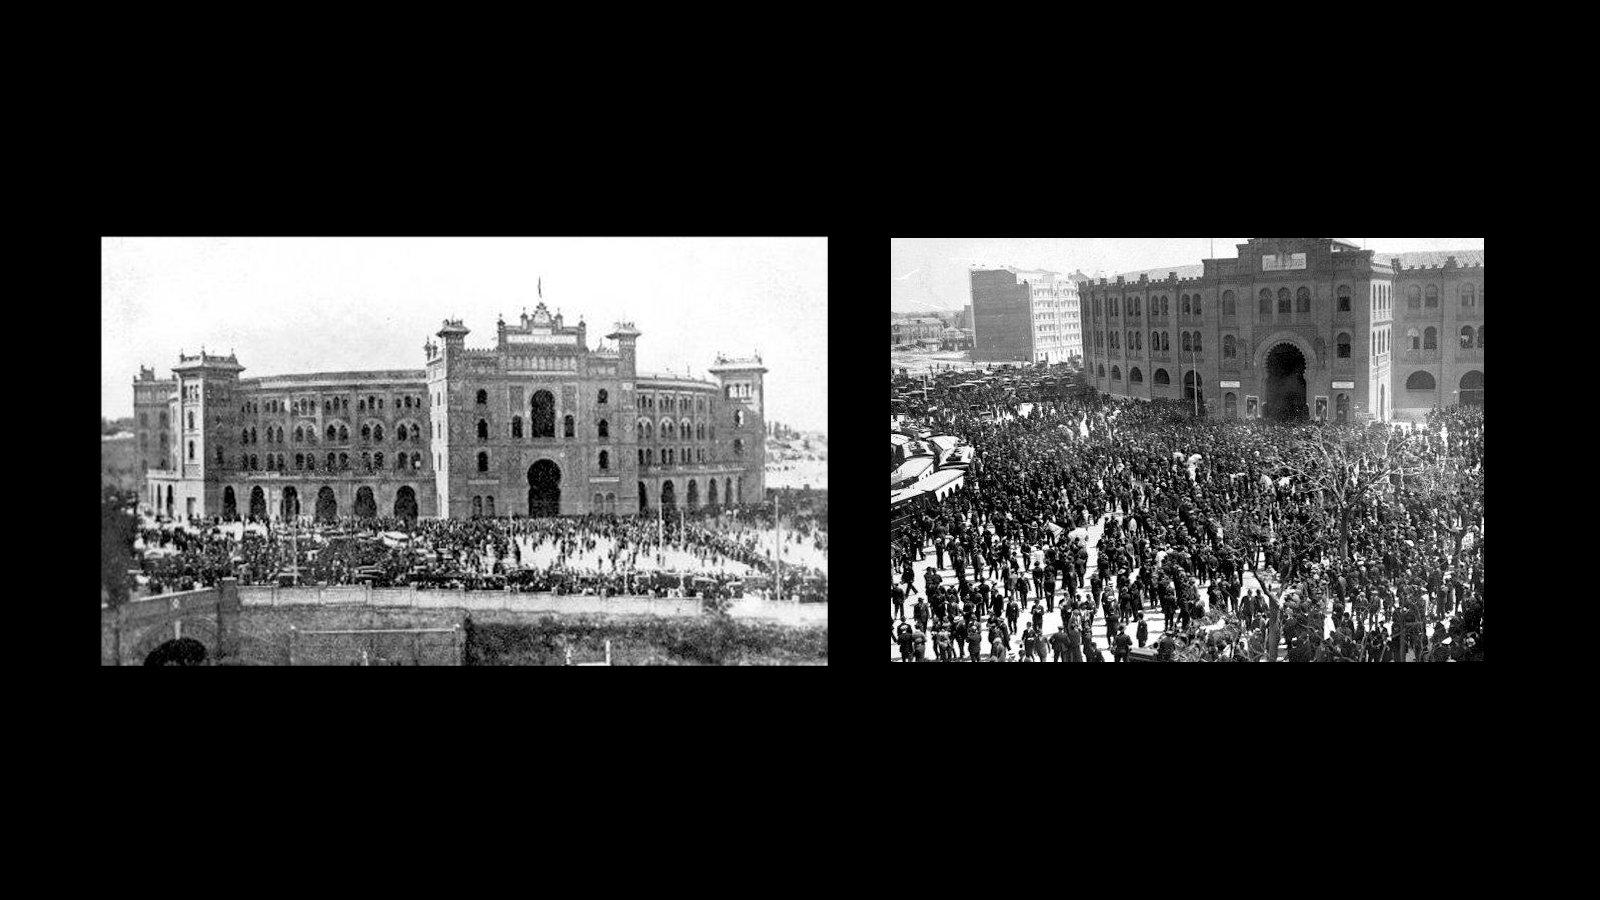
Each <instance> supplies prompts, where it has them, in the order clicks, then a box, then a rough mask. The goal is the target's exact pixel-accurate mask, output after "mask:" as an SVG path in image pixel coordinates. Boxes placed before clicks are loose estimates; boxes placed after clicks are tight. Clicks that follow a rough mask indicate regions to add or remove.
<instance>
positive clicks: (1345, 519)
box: [1275, 429, 1428, 560]
mask: <svg viewBox="0 0 1600 900" xmlns="http://www.w3.org/2000/svg"><path fill="white" fill-rule="evenodd" d="M1275 462H1276V464H1277V465H1278V466H1279V467H1281V468H1282V469H1287V470H1288V471H1289V473H1290V477H1291V488H1290V492H1291V494H1307V493H1311V494H1316V495H1317V497H1318V498H1319V499H1320V501H1321V503H1322V505H1323V507H1324V508H1325V509H1326V510H1327V511H1328V514H1329V515H1330V516H1331V517H1332V518H1333V519H1335V520H1336V521H1337V522H1338V523H1339V542H1340V555H1341V556H1343V557H1344V558H1345V559H1346V560H1348V559H1349V558H1350V544H1351V538H1350V529H1351V524H1352V523H1353V522H1354V521H1355V519H1356V516H1357V515H1358V514H1359V513H1360V512H1361V511H1362V510H1363V509H1364V508H1365V506H1366V505H1367V504H1368V502H1369V501H1370V500H1372V499H1373V498H1375V497H1376V496H1378V495H1379V494H1381V493H1383V492H1384V491H1387V490H1389V489H1391V488H1392V487H1394V486H1396V485H1398V484H1400V483H1402V482H1403V481H1404V480H1406V479H1411V478H1420V477H1422V476H1423V475H1424V473H1425V472H1426V471H1427V469H1428V467H1427V466H1424V465H1422V464H1420V463H1419V462H1417V461H1415V460H1414V459H1412V458H1411V457H1409V456H1408V455H1407V454H1406V453H1405V452H1403V451H1402V449H1401V446H1400V442H1399V441H1397V440H1396V438H1395V436H1394V435H1393V434H1391V433H1390V432H1389V430H1388V429H1382V430H1379V429H1373V430H1370V431H1365V432H1362V433H1360V434H1359V435H1357V436H1354V437H1351V436H1349V435H1348V434H1339V433H1337V432H1321V433H1319V436H1318V437H1317V438H1314V439H1309V440H1304V441H1300V442H1299V443H1297V444H1295V445H1294V448H1293V449H1292V451H1291V452H1290V453H1289V454H1287V455H1282V456H1280V457H1278V458H1277V460H1275Z"/></svg>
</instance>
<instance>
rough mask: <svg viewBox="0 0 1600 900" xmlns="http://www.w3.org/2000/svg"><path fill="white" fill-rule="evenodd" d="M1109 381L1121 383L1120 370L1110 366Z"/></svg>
mask: <svg viewBox="0 0 1600 900" xmlns="http://www.w3.org/2000/svg"><path fill="white" fill-rule="evenodd" d="M1111 380H1112V381H1121V380H1122V370H1121V369H1119V368H1117V367H1116V366H1112V367H1111Z"/></svg>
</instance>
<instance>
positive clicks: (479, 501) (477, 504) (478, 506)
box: [472, 496, 483, 518]
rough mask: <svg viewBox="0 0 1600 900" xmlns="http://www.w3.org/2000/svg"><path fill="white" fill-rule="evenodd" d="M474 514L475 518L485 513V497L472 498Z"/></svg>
mask: <svg viewBox="0 0 1600 900" xmlns="http://www.w3.org/2000/svg"><path fill="white" fill-rule="evenodd" d="M472 515H473V517H474V518H477V517H479V516H482V515H483V497H481V496H479V497H473V498H472Z"/></svg>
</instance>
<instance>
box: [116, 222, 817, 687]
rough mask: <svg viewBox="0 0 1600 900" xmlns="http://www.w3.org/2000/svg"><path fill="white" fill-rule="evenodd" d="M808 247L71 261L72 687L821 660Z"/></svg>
mask: <svg viewBox="0 0 1600 900" xmlns="http://www.w3.org/2000/svg"><path fill="white" fill-rule="evenodd" d="M827 291H828V242H827V239H826V238H823V237H805V238H801V237H788V238H783V237H773V238H757V237H738V238H709V237H696V238H671V237H661V238H644V237H639V238H621V237H614V238H550V237H528V238H514V237H482V238H471V237H448V238H427V237H416V238H404V237H383V238H376V237H374V238H363V237H325V238H309V237H308V238H294V237H245V238H225V237H186V238H176V237H138V238H119V237H103V238H102V239H101V308H100V312H101V323H100V339H101V367H100V386H101V420H100V424H101V489H102V490H101V494H102V509H101V514H102V521H101V557H102V564H101V663H102V665H258V666H322V665H356V666H383V665H445V666H460V665H476V666H489V665H617V666H620V665H826V664H827V662H828V637H827V619H828V475H827V466H828V405H827V402H828V400H827V398H828V344H827V330H828V329H827V320H828V309H827V299H828V298H827Z"/></svg>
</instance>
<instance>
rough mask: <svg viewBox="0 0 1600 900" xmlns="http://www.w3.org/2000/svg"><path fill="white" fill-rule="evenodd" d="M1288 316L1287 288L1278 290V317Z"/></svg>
mask: <svg viewBox="0 0 1600 900" xmlns="http://www.w3.org/2000/svg"><path fill="white" fill-rule="evenodd" d="M1288 314H1289V289H1288V288H1278V315H1280V316H1286V315H1288Z"/></svg>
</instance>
